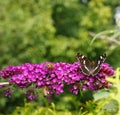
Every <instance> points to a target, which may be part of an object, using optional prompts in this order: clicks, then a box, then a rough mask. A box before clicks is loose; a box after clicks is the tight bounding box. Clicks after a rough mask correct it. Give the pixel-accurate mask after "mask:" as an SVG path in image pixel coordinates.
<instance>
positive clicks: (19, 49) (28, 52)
mask: <svg viewBox="0 0 120 115" xmlns="http://www.w3.org/2000/svg"><path fill="white" fill-rule="evenodd" d="M118 5H120V2H118V0H113V1H109V0H88V2H87V3H84V2H82V0H69V1H68V0H54V1H53V0H24V1H23V0H1V1H0V27H1V28H0V69H2V68H4V67H6V66H8V65H10V64H12V65H19V64H22V63H26V62H30V63H42V62H45V61H53V62H60V61H62V62H64V61H65V62H69V63H73V62H74V61H76V57H75V55H76V52H81V53H82V54H85V55H86V56H88V57H89V58H93V59H96V57H97V56H98V55H101V54H103V53H104V52H107V54H108V58H107V62H108V63H110V64H111V65H112V66H114V67H115V68H116V67H118V66H120V56H119V52H120V47H119V44H118V43H116V42H114V40H117V42H119V36H120V30H119V29H117V31H116V30H115V31H114V32H113V33H109V32H108V33H109V34H108V33H102V34H99V36H97V37H96V38H97V39H95V41H94V39H93V41H94V42H93V43H92V44H91V45H90V43H91V40H92V38H93V37H94V34H95V35H96V34H97V33H99V32H101V31H104V30H110V29H114V28H115V26H114V19H113V18H114V12H115V8H116V6H118ZM91 33H93V34H91ZM102 37H103V39H102ZM109 37H110V38H112V40H111V39H108V38H109ZM113 39H114V40H113ZM113 90H114V89H113ZM116 90H117V89H116ZM116 90H115V91H116ZM119 90H120V89H119ZM0 93H1V91H0ZM88 94H89V97H88V96H86V97H85V95H88ZM96 94H97V96H95V102H94V101H93V97H94V96H93V95H91V93H90V92H88V93H86V92H84V93H83V95H84V96H81V95H78V96H73V95H72V96H71V95H70V94H68V93H65V95H61V96H58V97H54V98H53V99H52V101H53V102H54V104H53V103H52V105H51V104H50V102H48V101H45V99H43V97H42V96H41V99H39V100H37V101H38V102H37V103H36V102H32V103H25V105H24V106H23V104H24V103H23V97H22V96H21V92H20V91H18V90H17V91H16V95H15V96H16V98H15V97H14V99H6V98H4V97H3V96H2V95H0V99H1V101H0V111H2V113H5V114H7V113H12V111H13V110H14V112H13V114H14V115H17V114H21V115H25V114H27V115H28V114H34V115H38V114H42V115H44V114H45V115H47V114H51V115H54V114H58V115H59V114H60V115H61V114H64V115H75V114H76V115H79V114H80V115H85V114H87V115H89V114H96V113H98V112H99V113H100V114H103V113H102V112H103V111H101V108H102V107H103V106H104V108H102V110H105V111H106V115H107V114H109V109H108V110H107V109H106V106H108V105H109V103H110V105H111V103H114V104H113V105H112V106H117V103H119V101H118V99H119V98H117V97H115V98H113V99H112V100H110V102H109V101H105V100H106V99H105V100H104V99H103V97H101V96H100V95H104V96H105V97H107V96H108V97H109V95H110V94H111V92H110V93H108V91H101V92H97V93H96ZM114 100H115V102H113V101H114ZM116 100H117V103H116ZM96 101H97V102H96ZM105 102H106V103H105ZM101 104H103V106H101ZM53 105H54V107H53ZM96 105H97V106H96ZM16 106H18V107H16ZM6 108H7V110H6ZM15 108H16V110H15ZM117 111H118V110H117V108H116V109H115V113H116V112H117ZM19 112H20V113H19ZM44 112H45V113H44ZM2 113H1V114H2Z"/></svg>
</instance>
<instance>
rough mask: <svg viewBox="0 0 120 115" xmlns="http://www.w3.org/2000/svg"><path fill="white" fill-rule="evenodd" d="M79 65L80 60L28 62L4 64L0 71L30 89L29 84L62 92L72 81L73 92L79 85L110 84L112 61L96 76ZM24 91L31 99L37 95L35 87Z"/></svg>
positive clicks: (9, 79)
mask: <svg viewBox="0 0 120 115" xmlns="http://www.w3.org/2000/svg"><path fill="white" fill-rule="evenodd" d="M80 68H81V66H80V63H79V62H74V63H73V64H69V63H64V62H59V63H52V62H45V63H41V64H30V63H25V64H23V65H19V66H12V65H11V66H9V67H7V68H4V69H3V70H1V71H0V76H1V78H3V79H6V80H7V81H8V82H9V83H10V84H11V85H14V84H15V85H17V87H18V88H22V89H23V88H26V89H27V88H28V87H30V86H32V87H34V89H35V88H43V87H46V89H47V92H48V95H52V94H56V95H58V94H60V93H63V92H64V86H65V85H69V86H70V92H72V93H74V94H78V92H79V90H80V89H81V90H87V89H90V90H93V91H94V90H98V89H102V88H108V87H109V82H107V81H106V77H110V76H112V75H113V74H114V70H113V68H112V67H110V66H109V64H106V63H104V64H102V65H101V69H100V72H99V73H98V74H97V75H96V76H86V75H84V74H83V73H82V72H81V71H80ZM25 94H27V95H28V94H29V99H31V100H32V99H33V98H34V97H37V96H35V95H36V93H34V90H33V91H29V90H28V92H25ZM34 94H35V95H34Z"/></svg>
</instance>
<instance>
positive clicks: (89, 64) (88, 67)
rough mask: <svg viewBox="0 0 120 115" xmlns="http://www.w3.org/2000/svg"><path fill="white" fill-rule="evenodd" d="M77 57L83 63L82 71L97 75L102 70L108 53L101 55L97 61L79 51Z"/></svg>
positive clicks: (86, 73) (88, 74)
mask: <svg viewBox="0 0 120 115" xmlns="http://www.w3.org/2000/svg"><path fill="white" fill-rule="evenodd" d="M77 58H78V60H79V62H80V64H81V71H82V73H83V74H84V75H87V76H90V75H91V76H95V75H97V74H98V72H99V71H100V65H101V64H102V63H103V62H104V61H105V59H106V54H103V55H101V56H100V57H99V58H98V59H97V60H96V61H91V60H89V59H88V58H87V57H85V56H84V55H82V54H80V53H77Z"/></svg>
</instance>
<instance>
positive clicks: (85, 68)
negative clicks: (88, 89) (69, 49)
mask: <svg viewBox="0 0 120 115" xmlns="http://www.w3.org/2000/svg"><path fill="white" fill-rule="evenodd" d="M77 58H78V61H79V62H80V64H81V71H82V73H83V74H85V75H88V76H89V75H90V70H91V62H90V60H89V59H88V58H86V57H85V56H84V55H82V54H80V53H77Z"/></svg>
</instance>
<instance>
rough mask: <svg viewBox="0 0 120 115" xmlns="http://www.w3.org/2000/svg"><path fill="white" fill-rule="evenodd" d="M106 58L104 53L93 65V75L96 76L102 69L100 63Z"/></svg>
mask: <svg viewBox="0 0 120 115" xmlns="http://www.w3.org/2000/svg"><path fill="white" fill-rule="evenodd" d="M105 59H106V53H104V54H103V55H101V56H100V57H99V58H98V59H97V60H96V61H95V62H94V65H93V69H92V73H91V74H92V76H95V75H97V74H98V72H99V71H100V65H101V64H102V63H103V62H104V61H105Z"/></svg>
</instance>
